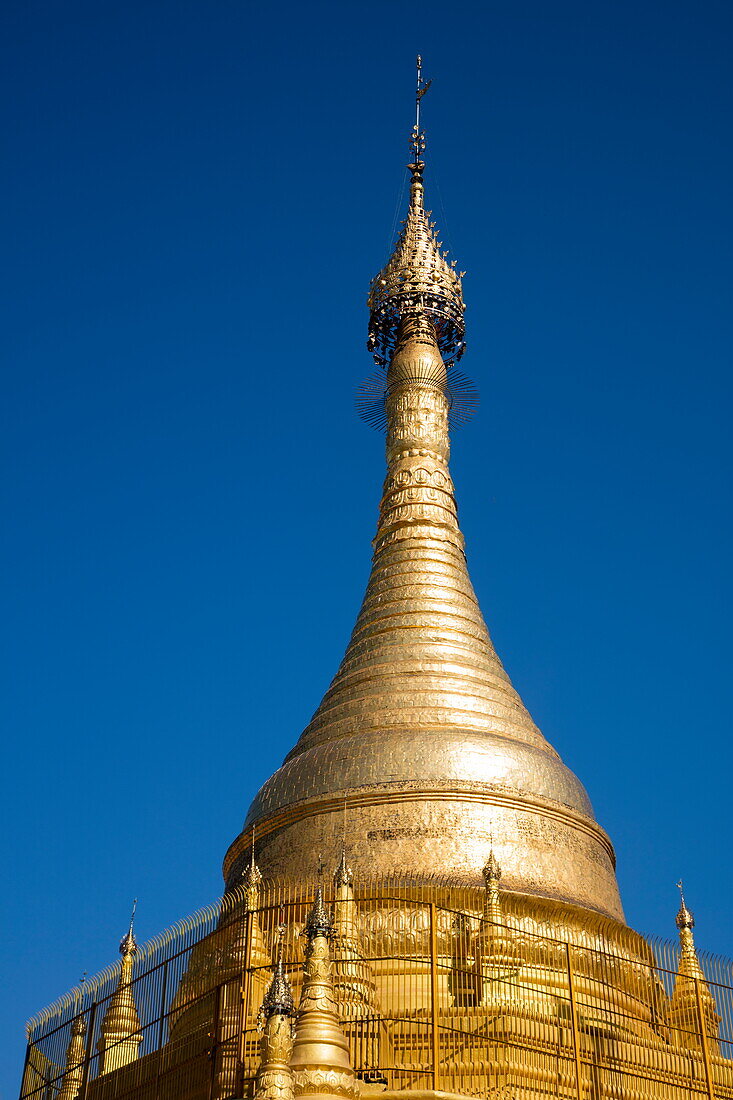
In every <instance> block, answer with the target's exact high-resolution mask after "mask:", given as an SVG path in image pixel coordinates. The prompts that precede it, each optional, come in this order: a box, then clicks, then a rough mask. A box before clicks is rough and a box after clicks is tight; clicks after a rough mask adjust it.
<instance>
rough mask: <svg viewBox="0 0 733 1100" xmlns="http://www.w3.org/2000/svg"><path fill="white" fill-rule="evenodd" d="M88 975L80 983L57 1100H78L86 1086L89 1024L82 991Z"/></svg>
mask: <svg viewBox="0 0 733 1100" xmlns="http://www.w3.org/2000/svg"><path fill="white" fill-rule="evenodd" d="M85 979H86V975H85V976H84V977H82V979H81V982H80V987H79V988H80V991H79V992H78V993H77V998H76V1005H75V1008H76V1016H74V1019H73V1020H72V1021H71V1038H70V1039H69V1045H68V1047H67V1048H66V1062H65V1064H64V1076H63V1078H62V1081H61V1088H60V1090H59V1093H58V1096H57V1100H76V1098H77V1096H78V1095H79V1092H80V1091H81V1087H82V1085H83V1084H84V1062H85V1059H86V1034H87V1024H86V1020H85V1018H84V1013H83V1012H82V1007H81V1000H82V994H81V990H83V988H84V982H85Z"/></svg>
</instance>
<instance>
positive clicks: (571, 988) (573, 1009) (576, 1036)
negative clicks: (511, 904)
mask: <svg viewBox="0 0 733 1100" xmlns="http://www.w3.org/2000/svg"><path fill="white" fill-rule="evenodd" d="M565 957H566V959H567V966H568V995H569V997H570V1026H571V1028H572V1032H573V1054H574V1056H575V1091H576V1094H577V1097H578V1100H583V1075H582V1068H581V1062H580V1033H579V1031H578V1006H577V1003H576V1000H575V981H574V978H573V960H572V958H571V955H570V943H569V942H568V941H567V940H566V941H565Z"/></svg>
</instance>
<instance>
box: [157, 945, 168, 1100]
mask: <svg viewBox="0 0 733 1100" xmlns="http://www.w3.org/2000/svg"><path fill="white" fill-rule="evenodd" d="M160 987H161V988H160V1019H159V1020H158V1065H157V1068H156V1071H155V1097H156V1100H158V1097H159V1096H160V1076H161V1069H162V1066H163V1032H164V1031H165V999H166V996H167V995H168V960H167V959H166V961H165V962H164V963H163V977H162V979H161V983H160Z"/></svg>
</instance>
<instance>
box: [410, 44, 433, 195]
mask: <svg viewBox="0 0 733 1100" xmlns="http://www.w3.org/2000/svg"><path fill="white" fill-rule="evenodd" d="M415 64H416V68H417V84H416V87H415V125H414V126H413V128H412V134H411V135H410V155H411V157H412V164H408V166H407V167H408V168H409V169H410V171H411V172H412V178H413V179H416V178H419V177H420V176H421V175H422V172H423V169H424V168H425V164H424V162H423V159H422V154H423V153H424V152H425V131H424V130H421V129H420V101H421V99H422V97H423V96H424V95H425V93H426V92H427V90H428V88H429V87H430V85H431V84H432V83H433V82H432V80H428V81H424V80H423V78H422V58H421V56H420V54H418V55H417V58H416V62H415Z"/></svg>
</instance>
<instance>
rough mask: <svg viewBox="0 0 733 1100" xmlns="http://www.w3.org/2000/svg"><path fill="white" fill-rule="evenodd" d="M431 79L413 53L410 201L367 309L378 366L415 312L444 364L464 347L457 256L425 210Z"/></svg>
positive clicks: (388, 356)
mask: <svg viewBox="0 0 733 1100" xmlns="http://www.w3.org/2000/svg"><path fill="white" fill-rule="evenodd" d="M431 83H432V81H430V80H428V81H424V80H423V76H422V58H421V57H420V55H419V54H418V57H417V86H416V91H415V125H414V126H413V129H412V134H411V137H410V155H411V157H412V161H411V163H410V164H409V165H408V167H409V169H410V172H411V173H412V182H411V184H410V205H409V208H408V211H407V218H406V220H405V221H404V223H403V226H402V232H401V233H400V236H399V239H398V240H397V243H396V244H395V249H394V252H393V253H392V256H391V257H390V259H389V261H388V262H387V264H386V266H385V267H384V268H383V269H382V270H381V271H380V272H379V274H378V275H376V276H375V277H374V279H372V283H371V287H370V289H369V297H368V300H367V304H368V306H369V309H370V311H371V312H370V318H369V339H368V341H367V347H368V348H369V350H370V351H371V353H372V355H373V356H374V361H375V362H376V363H377V364H378V365H379V366H380V367H385V368H386V367H388V366H389V364H390V362H391V360H392V358H393V356H394V353H395V350H396V347H397V340H398V329H399V328H400V322H401V321H404V320H406V319H408V318H414V317H416V316H417V315H421V316H423V317H426V318H427V319H428V320H429V321H430V322H431V325H432V326H433V328H434V330H435V331H434V336H435V340H436V342H437V347H438V348H439V350H440V354H441V356H442V358H443V361H444V363H445V364H446V366H449V365H451V364H453V363H454V362H455V361H456V360H457V359H460V357H461V355H462V354H463V350H464V340H463V335H464V330H465V326H464V323H463V311H464V308H465V307H464V305H463V294H462V290H461V276H462V274H463V272H461V274H459V273H458V272H457V271H455V270H454V267H455V260H453V261H451V262H450V263H449V262H448V260H447V259H446V257H447V255H448V253H447V252H445V251H442V242H441V241H439V240H438V237H437V234H436V232H435V223H434V222H431V221H430V214H429V212H428V211H426V210H425V203H424V194H423V180H422V175H423V170H424V168H425V164H424V161H423V159H422V154H423V152H424V150H425V134H424V132H423V130H422V129H421V125H422V123H421V118H420V109H421V102H422V98H423V96H424V95H425V93H426V92H427V90H428V88H429V87H430V85H431Z"/></svg>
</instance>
